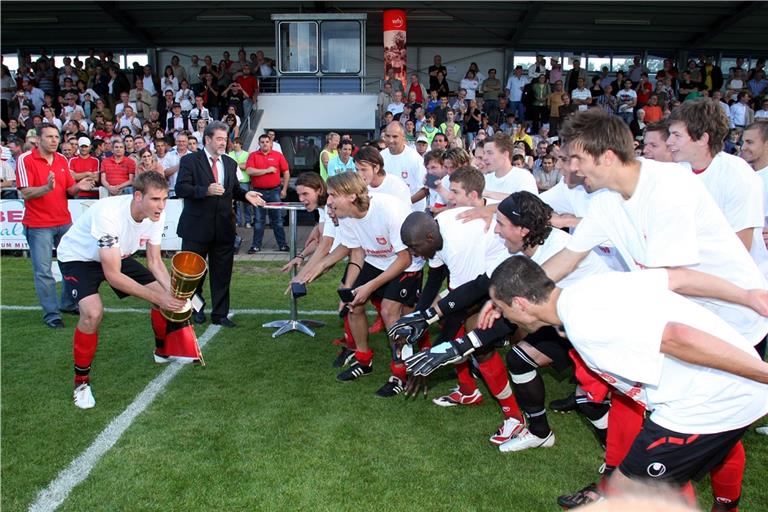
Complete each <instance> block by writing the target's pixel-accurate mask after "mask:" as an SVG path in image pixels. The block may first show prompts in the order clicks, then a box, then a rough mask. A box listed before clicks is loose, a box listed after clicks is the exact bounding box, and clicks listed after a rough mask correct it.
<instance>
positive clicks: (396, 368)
mask: <svg viewBox="0 0 768 512" xmlns="http://www.w3.org/2000/svg"><path fill="white" fill-rule="evenodd" d="M389 369H390V371H391V372H392V375H394V376H395V377H397V378H398V379H400V382H402V383H403V384H405V381H406V379H407V378H408V374H407V372H406V370H405V365H404V364H403V363H397V364H395V362H394V361H390V362H389Z"/></svg>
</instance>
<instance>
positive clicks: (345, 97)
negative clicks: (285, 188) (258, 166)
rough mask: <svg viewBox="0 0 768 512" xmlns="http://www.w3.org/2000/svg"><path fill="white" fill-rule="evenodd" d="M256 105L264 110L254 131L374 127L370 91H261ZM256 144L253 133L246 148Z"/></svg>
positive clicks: (324, 130) (372, 96)
mask: <svg viewBox="0 0 768 512" xmlns="http://www.w3.org/2000/svg"><path fill="white" fill-rule="evenodd" d="M258 108H259V109H262V110H263V112H264V113H263V115H262V117H261V121H260V122H259V126H258V127H257V128H256V133H257V134H261V133H263V132H264V130H265V129H272V130H276V131H278V132H279V131H295V130H306V131H313V132H320V133H326V132H330V131H335V132H343V131H347V130H349V131H357V130H368V131H373V130H375V129H376V118H375V116H376V95H374V94H323V95H320V94H262V95H261V96H259V107H258ZM258 147H259V141H258V136H256V137H254V139H253V142H252V143H251V145H250V147H249V148H247V149H248V151H255V150H256V149H258Z"/></svg>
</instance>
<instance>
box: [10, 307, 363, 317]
mask: <svg viewBox="0 0 768 512" xmlns="http://www.w3.org/2000/svg"><path fill="white" fill-rule="evenodd" d="M42 309H43V308H41V307H40V306H4V305H3V306H0V311H42ZM104 311H106V312H107V313H146V312H147V311H149V308H147V309H140V308H104ZM290 313H291V312H290V310H287V309H232V310H230V314H232V315H289V314H290ZM368 313H369V314H373V312H370V311H369V312H368ZM299 314H300V315H323V316H332V315H338V314H339V312H338V310H332V309H310V310H307V311H299Z"/></svg>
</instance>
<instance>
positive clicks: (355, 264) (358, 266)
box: [347, 261, 363, 271]
mask: <svg viewBox="0 0 768 512" xmlns="http://www.w3.org/2000/svg"><path fill="white" fill-rule="evenodd" d="M349 265H354V266H356V267H357V268H358V269H360V271H362V270H363V267H361V266H360V265H358V264H357V263H355V262H353V261H350V262H349V263H347V266H349Z"/></svg>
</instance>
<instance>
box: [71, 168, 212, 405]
mask: <svg viewBox="0 0 768 512" xmlns="http://www.w3.org/2000/svg"><path fill="white" fill-rule="evenodd" d="M133 186H134V193H133V195H130V196H127V195H123V196H115V197H110V198H106V199H101V200H99V201H98V202H97V203H96V204H95V205H94V206H92V207H91V208H89V209H88V210H87V211H86V212H85V213H84V214H83V215H82V216H81V217H80V218H78V219H77V221H76V222H75V223H74V225H73V226H72V228H71V229H70V230H69V231H68V232H67V234H66V235H65V236H64V237H63V238H62V240H61V243H60V244H59V247H58V249H57V254H58V259H59V261H60V262H61V269H62V274H63V277H64V279H65V280H66V281H67V282H68V283H69V284H70V286H71V289H72V297H73V299H74V300H75V302H77V303H78V306H79V308H80V320H79V321H78V323H77V327H76V328H75V333H74V360H75V391H74V402H75V405H76V406H77V407H79V408H80V409H90V408H92V407H93V406H95V405H96V400H95V399H94V398H93V394H92V392H91V386H90V371H91V363H92V361H93V358H94V355H95V354H96V346H97V344H98V337H99V334H98V331H99V325H100V324H101V320H102V317H103V315H104V305H103V304H102V301H101V296H100V295H99V286H100V285H101V283H102V282H103V281H107V283H109V285H110V286H111V287H112V289H113V290H114V291H115V293H116V294H117V296H118V297H120V298H124V297H127V296H129V295H132V296H134V297H139V298H141V299H144V300H146V301H148V302H150V303H152V305H153V307H152V309H151V311H150V316H151V320H152V329H153V330H154V332H155V340H156V349H155V361H156V362H158V363H166V362H170V361H172V360H176V361H180V362H196V361H198V360H199V359H200V352H199V348H198V347H197V338H196V336H195V332H194V330H193V328H192V326H191V324H190V323H189V320H188V319H189V316H190V315H191V309H190V306H189V302H188V300H186V299H187V297H185V296H183V295H184V294H183V293H182V294H180V293H177V290H175V289H174V288H173V287H172V284H171V277H170V275H169V274H168V269H167V268H166V267H165V264H164V263H163V260H162V257H161V254H160V242H161V240H162V235H163V229H164V226H165V212H164V210H165V205H166V201H167V199H168V181H167V180H166V179H165V177H164V176H163V175H161V174H159V173H157V172H154V171H150V172H146V173H142V174H140V175H139V176H137V177H136V179H135V180H134V184H133ZM139 249H146V254H147V266H146V267H144V266H143V265H142V264H141V263H139V262H138V261H137V260H136V259H134V257H133V254H134V253H135V252H136V251H137V250H139ZM181 254H183V255H188V254H189V253H181ZM178 256H179V255H177V257H178ZM193 256H196V255H193ZM188 258H189V257H188V256H187V258H185V259H188ZM174 262H175V261H174ZM185 267H186V268H185V270H187V271H186V272H184V271H182V272H181V274H179V273H178V272H177V269H174V285H175V286H176V287H177V288H178V287H180V286H181V287H182V288H185V289H186V288H188V286H186V284H187V283H185V278H186V277H187V276H190V275H191V276H192V277H194V274H198V273H199V275H200V276H202V273H203V272H204V271H205V262H204V261H202V259H201V261H200V262H198V263H197V264H195V263H194V262H192V264H191V265H190V264H189V262H187V264H186V265H185ZM189 269H191V271H189ZM180 276H181V277H180ZM198 280H199V278H198ZM196 284H197V282H196V281H195V282H194V284H192V285H191V286H192V290H194V287H195V286H196ZM158 307H159V308H162V310H163V312H162V313H161V311H160V309H158ZM175 312H179V313H175ZM166 317H168V318H171V319H172V320H176V321H170V320H168V319H167V318H166ZM172 346H173V347H174V349H173V351H171V349H172ZM178 347H182V349H184V350H182V354H183V355H182V356H181V357H179V356H178V352H176V351H175V349H176V348H178Z"/></svg>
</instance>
